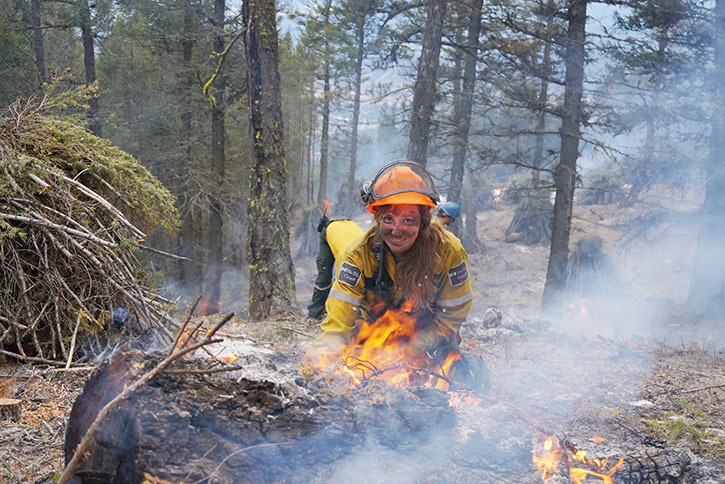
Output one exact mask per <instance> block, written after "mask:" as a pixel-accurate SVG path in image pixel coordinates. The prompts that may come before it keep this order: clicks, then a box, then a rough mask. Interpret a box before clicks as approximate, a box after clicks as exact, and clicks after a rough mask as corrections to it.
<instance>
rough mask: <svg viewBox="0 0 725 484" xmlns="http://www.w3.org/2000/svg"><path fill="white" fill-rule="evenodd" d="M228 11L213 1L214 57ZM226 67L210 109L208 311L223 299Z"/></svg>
mask: <svg viewBox="0 0 725 484" xmlns="http://www.w3.org/2000/svg"><path fill="white" fill-rule="evenodd" d="M225 11H226V1H225V0H215V1H214V18H213V22H214V27H215V29H216V33H215V35H214V53H215V54H216V56H215V58H216V59H218V58H219V56H221V55H222V53H223V52H224V12H225ZM223 68H224V67H223V66H219V72H217V77H216V79H215V81H214V86H215V88H216V89H215V93H216V95H215V96H214V97H215V99H216V102H215V103H214V105H213V106H212V110H211V174H212V180H213V184H212V190H211V193H210V194H209V198H210V207H209V212H210V213H209V230H208V234H207V235H208V240H207V250H208V252H209V261H208V263H207V265H206V268H207V274H206V284H207V286H206V290H205V291H204V293H205V296H206V300H207V301H206V302H207V308H208V312H209V313H216V312H219V309H220V299H221V291H222V251H223V244H222V240H223V234H224V225H223V223H224V222H223V209H222V202H221V194H222V191H223V189H224V168H225V162H226V153H225V143H224V142H225V139H224V138H225V136H224V134H225V123H224V121H225V114H226V113H225V111H226V105H225V103H224V96H225V94H226V93H225V91H226V77H225V75H224V72H223V70H222V69H223Z"/></svg>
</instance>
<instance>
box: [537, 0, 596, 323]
mask: <svg viewBox="0 0 725 484" xmlns="http://www.w3.org/2000/svg"><path fill="white" fill-rule="evenodd" d="M587 1H588V0H572V1H571V2H570V3H569V7H568V9H567V17H568V19H569V27H568V30H567V36H566V78H565V92H564V107H563V110H562V118H561V131H560V133H561V152H560V153H559V163H558V164H557V165H556V168H555V169H554V186H555V187H556V199H555V200H554V221H553V224H552V232H551V247H550V251H549V265H548V267H547V271H546V283H545V285H544V295H543V301H542V309H543V310H545V311H549V310H555V309H557V306H558V304H559V303H560V301H559V298H560V296H561V293H562V291H563V290H564V289H565V287H566V268H567V262H568V258H569V232H570V230H571V216H572V212H573V208H574V185H575V182H576V169H577V158H578V156H579V137H580V132H581V118H582V109H581V102H582V101H581V99H582V91H583V85H584V41H585V36H586V20H587Z"/></svg>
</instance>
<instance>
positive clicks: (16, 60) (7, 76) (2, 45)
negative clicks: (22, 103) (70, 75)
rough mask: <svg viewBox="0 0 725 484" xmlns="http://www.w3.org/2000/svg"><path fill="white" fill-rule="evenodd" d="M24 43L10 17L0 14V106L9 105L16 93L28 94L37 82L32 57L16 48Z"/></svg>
mask: <svg viewBox="0 0 725 484" xmlns="http://www.w3.org/2000/svg"><path fill="white" fill-rule="evenodd" d="M24 43H25V39H24V38H23V35H22V33H21V32H19V31H17V30H15V29H13V28H12V25H11V24H10V19H8V18H6V17H4V16H0V59H2V63H1V64H0V106H7V105H9V104H10V103H11V102H12V101H14V100H15V98H16V97H17V96H18V95H25V96H28V95H30V94H31V93H32V92H33V86H37V84H38V79H37V77H36V75H35V66H34V65H33V60H32V58H31V57H30V56H27V55H25V53H24V52H23V50H22V49H19V48H18V46H21V45H23V44H24Z"/></svg>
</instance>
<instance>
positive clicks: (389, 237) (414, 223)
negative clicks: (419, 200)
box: [380, 205, 421, 257]
mask: <svg viewBox="0 0 725 484" xmlns="http://www.w3.org/2000/svg"><path fill="white" fill-rule="evenodd" d="M420 226H421V221H420V207H419V206H418V205H390V206H386V207H385V209H384V210H383V211H382V213H381V216H380V235H381V236H382V238H383V240H384V241H385V243H386V244H388V248H390V252H392V253H393V255H394V256H396V257H398V256H401V255H403V254H405V253H406V252H408V251H409V250H410V248H411V247H413V244H414V243H415V240H416V239H417V238H418V233H420Z"/></svg>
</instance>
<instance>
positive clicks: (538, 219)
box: [505, 194, 554, 245]
mask: <svg viewBox="0 0 725 484" xmlns="http://www.w3.org/2000/svg"><path fill="white" fill-rule="evenodd" d="M553 212H554V208H553V206H552V204H551V202H550V201H549V198H548V196H544V195H540V194H536V195H532V196H530V197H527V198H524V199H522V200H521V203H519V204H518V205H517V207H516V211H515V212H514V217H513V219H512V220H511V223H510V224H509V226H508V228H507V229H506V232H505V237H506V241H509V242H518V243H521V244H525V245H534V244H540V243H544V242H547V241H548V240H549V239H550V238H551V226H552V223H553V218H554V214H553Z"/></svg>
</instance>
